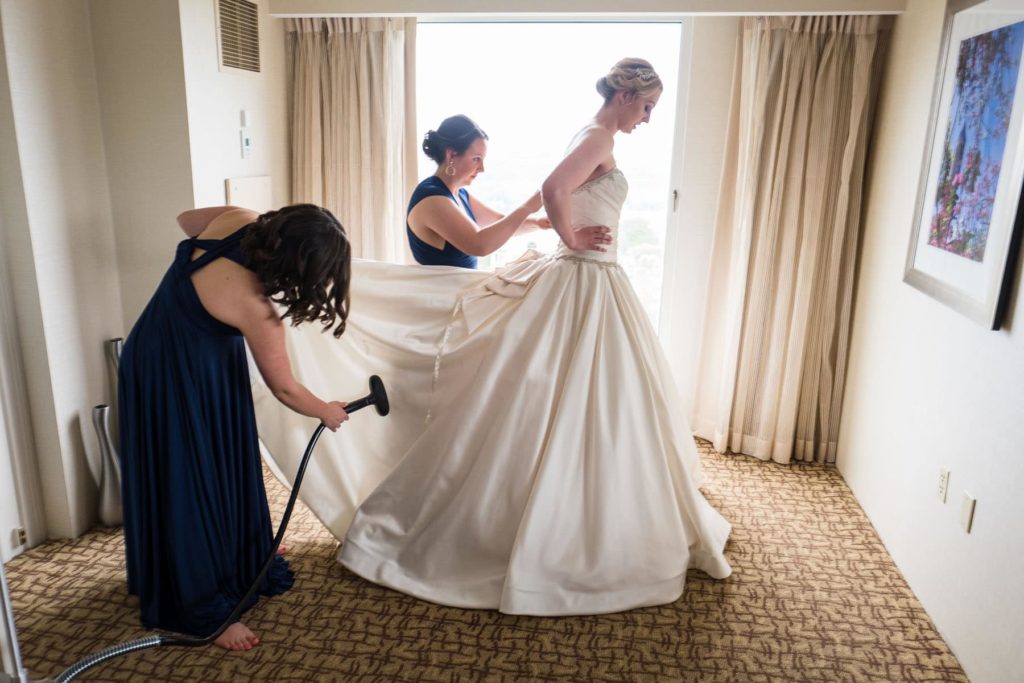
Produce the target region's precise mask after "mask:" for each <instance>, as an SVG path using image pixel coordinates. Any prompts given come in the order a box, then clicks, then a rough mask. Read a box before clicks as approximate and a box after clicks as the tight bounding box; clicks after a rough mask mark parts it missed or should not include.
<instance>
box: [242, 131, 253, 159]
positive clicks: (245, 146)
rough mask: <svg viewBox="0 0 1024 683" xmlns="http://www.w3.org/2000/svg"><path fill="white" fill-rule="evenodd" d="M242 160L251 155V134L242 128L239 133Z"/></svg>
mask: <svg viewBox="0 0 1024 683" xmlns="http://www.w3.org/2000/svg"><path fill="white" fill-rule="evenodd" d="M241 142H242V158H243V159H248V158H249V157H250V156H251V155H252V134H251V133H249V129H248V128H243V129H242V133H241Z"/></svg>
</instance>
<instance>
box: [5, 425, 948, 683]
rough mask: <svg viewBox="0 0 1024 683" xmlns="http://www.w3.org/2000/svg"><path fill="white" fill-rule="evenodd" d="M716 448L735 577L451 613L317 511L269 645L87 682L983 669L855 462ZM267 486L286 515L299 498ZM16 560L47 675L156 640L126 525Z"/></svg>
mask: <svg viewBox="0 0 1024 683" xmlns="http://www.w3.org/2000/svg"><path fill="white" fill-rule="evenodd" d="M701 457H702V459H703V461H704V464H705V472H706V478H707V483H706V485H705V487H704V490H705V493H706V495H707V497H708V499H709V500H710V501H711V502H712V503H713V504H714V505H715V506H716V507H717V508H718V509H719V510H721V512H722V514H724V515H725V517H726V518H727V519H729V520H730V521H731V522H732V523H733V526H734V530H733V534H732V537H731V539H730V541H729V545H728V546H727V547H726V552H727V555H728V557H729V560H730V562H731V563H732V566H733V569H734V573H733V575H732V576H731V577H730V578H728V579H726V580H724V581H714V580H711V579H708V578H706V577H704V576H703V575H701V574H698V573H696V572H690V576H689V580H688V583H687V589H686V593H685V595H684V596H683V598H681V599H680V600H679V601H677V602H676V603H674V604H671V605H665V606H662V607H655V608H647V609H640V610H634V611H631V612H626V613H622V614H613V615H605V616H595V617H572V618H555V619H551V618H535V617H517V616H507V615H502V614H497V613H494V612H485V611H472V610H461V609H452V608H446V607H438V606H436V605H431V604H429V603H425V602H422V601H419V600H416V599H414V598H410V597H407V596H405V595H402V594H400V593H395V592H393V591H390V590H387V589H384V588H379V587H377V586H375V585H373V584H370V583H367V582H366V581H363V580H362V579H360V578H358V577H356V576H355V575H353V574H351V573H349V572H348V571H346V570H345V569H343V568H342V567H341V566H340V565H338V564H336V563H335V562H334V554H335V551H336V545H337V544H336V542H335V541H334V539H333V538H332V537H331V536H330V535H329V534H328V533H327V532H326V531H325V530H324V529H323V528H322V527H321V526H320V524H319V522H317V521H316V519H315V518H314V517H313V516H312V514H310V513H309V511H308V510H306V509H305V508H303V507H301V506H299V507H297V508H296V512H295V514H294V515H293V517H292V522H291V524H290V525H289V532H288V536H287V542H288V543H289V544H290V545H291V548H292V549H291V552H290V553H289V555H288V557H289V558H290V560H291V563H292V567H293V568H294V569H295V570H296V575H297V580H296V583H295V587H294V588H293V589H292V590H291V591H289V592H288V593H286V594H285V595H283V596H280V597H277V598H274V599H272V600H264V601H263V602H261V603H260V604H259V605H257V606H256V608H254V609H253V610H252V611H251V612H250V613H249V615H248V616H247V618H246V623H247V624H248V625H249V626H250V627H251V628H252V629H253V630H254V631H255V632H256V633H258V634H259V635H260V637H261V638H262V643H261V644H260V645H259V647H257V648H255V649H254V650H252V651H250V652H246V653H229V652H226V651H223V650H220V649H217V648H212V647H211V648H205V649H201V650H185V649H174V648H166V649H155V650H147V651H144V652H139V653H134V654H130V655H126V656H123V657H120V658H118V659H114V660H112V661H110V662H108V663H106V664H103V665H101V666H100V667H97V668H95V669H92V670H90V671H89V672H88V673H86V674H85V675H83V676H82V677H80V678H79V679H78V680H86V681H356V680H359V681H364V680H365V681H377V680H380V681H466V680H472V681H504V680H531V681H532V680H535V681H555V680H571V681H743V682H753V683H756V682H759V681H828V682H833V681H966V680H967V678H966V676H965V675H964V673H963V671H962V670H961V668H960V666H959V664H958V663H957V660H956V658H955V657H954V656H953V655H952V654H951V653H950V651H949V648H948V647H947V646H946V644H945V643H944V642H943V640H942V638H941V637H940V636H939V634H938V633H937V632H936V630H935V627H934V626H933V624H932V623H931V620H930V619H929V618H928V616H927V615H926V614H925V612H924V610H923V609H922V607H921V604H920V603H919V602H918V601H917V599H916V598H915V597H914V595H913V593H911V592H910V589H909V588H908V587H907V584H906V582H905V581H904V580H903V577H902V576H901V575H900V573H899V571H898V570H897V569H896V567H895V565H894V564H893V562H892V560H891V559H890V558H889V556H888V554H886V552H885V548H884V547H883V546H882V544H881V542H880V541H879V539H878V536H877V535H876V534H875V532H874V529H873V528H872V527H871V524H870V523H869V522H868V520H867V518H866V517H865V516H864V513H863V512H862V511H861V509H860V508H859V507H858V505H857V503H856V501H855V499H854V497H853V495H852V494H851V493H850V490H849V489H848V488H847V487H846V485H845V483H844V482H843V480H842V478H841V477H840V476H839V474H838V472H836V471H835V470H834V469H826V468H820V467H817V466H808V465H788V466H784V465H776V464H770V463H761V462H758V461H755V460H753V459H752V458H747V457H737V456H722V455H718V454H716V453H713V452H711V451H710V450H709V449H708V448H707V446H706V444H701ZM267 486H268V494H269V496H270V498H271V501H272V502H271V505H272V510H273V512H274V514H275V519H276V518H277V515H280V514H281V512H282V511H283V508H284V503H285V502H286V500H287V492H286V491H285V489H284V488H283V487H281V485H280V484H278V483H277V481H276V480H274V479H273V478H270V477H268V483H267ZM7 571H8V580H9V582H10V585H11V593H12V599H13V602H14V609H15V619H16V622H17V627H18V632H19V636H20V640H21V646H22V655H23V658H24V660H25V666H26V667H27V668H28V670H29V672H30V674H31V675H32V676H33V678H40V677H43V676H56V675H57V674H59V673H60V672H61V671H63V670H64V668H65V667H67V666H69V665H70V664H72V663H74V662H76V661H77V660H79V659H80V658H82V657H84V656H86V655H88V654H90V653H93V652H96V651H98V650H101V649H103V648H105V647H108V646H110V645H113V644H116V643H119V642H123V641H126V640H131V639H134V638H139V637H141V636H142V635H145V632H144V631H142V630H141V629H140V627H139V625H138V615H137V611H136V603H135V601H134V598H129V597H128V595H127V593H126V591H125V586H124V561H123V544H122V540H121V535H120V532H119V530H116V529H113V530H98V531H94V532H92V533H89V534H87V535H86V536H83V537H82V538H79V539H77V540H75V541H66V542H52V543H47V544H45V545H43V546H40V547H38V548H35V549H33V550H31V551H29V552H26V553H24V554H22V555H21V556H19V557H17V558H15V559H14V560H12V561H11V562H10V563H8V565H7Z"/></svg>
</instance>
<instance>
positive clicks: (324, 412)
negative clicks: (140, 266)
mask: <svg viewBox="0 0 1024 683" xmlns="http://www.w3.org/2000/svg"><path fill="white" fill-rule="evenodd" d="M178 223H179V224H180V225H181V228H182V229H183V230H184V231H185V233H186V234H187V235H188V236H189V238H190V239H187V240H184V241H182V242H181V243H180V244H179V245H178V248H177V253H176V256H175V258H174V262H173V263H172V264H171V267H170V268H169V269H168V271H167V273H166V275H164V278H163V280H162V281H161V283H160V285H159V287H158V288H157V290H156V293H155V294H154V295H153V297H152V298H151V299H150V301H149V303H148V304H147V306H146V308H145V310H144V311H143V312H142V315H141V316H140V317H139V320H138V321H137V322H136V323H135V326H134V327H133V328H132V331H131V333H130V334H129V335H128V338H127V340H126V341H125V344H124V349H123V351H122V355H121V360H120V367H119V382H118V387H119V391H118V394H119V399H118V400H119V408H120V435H121V458H122V468H123V484H122V488H123V500H124V534H125V556H126V564H127V573H128V590H129V592H130V593H132V594H134V595H137V596H138V597H139V603H140V608H141V615H142V623H143V625H144V626H145V627H147V628H162V629H166V630H170V631H176V632H179V633H187V634H191V635H197V636H205V635H208V634H209V633H212V632H213V631H215V630H216V629H217V627H219V626H220V624H221V623H222V622H223V621H224V619H226V618H227V617H228V615H229V614H230V613H231V611H232V610H233V609H234V607H235V605H236V604H237V602H238V600H240V599H241V598H242V596H244V595H245V593H246V591H247V590H248V588H249V586H250V584H251V582H252V580H253V579H254V578H255V576H256V574H257V572H258V571H259V570H260V568H261V567H262V565H263V562H265V561H266V555H267V553H268V552H269V551H270V548H271V546H272V543H273V534H272V529H271V525H270V511H269V509H268V507H267V498H266V493H265V491H264V487H263V473H262V466H261V460H260V450H259V444H258V441H257V433H256V417H255V413H254V410H253V400H252V393H251V389H250V384H249V371H248V364H247V360H246V352H245V344H246V343H248V346H249V349H250V350H251V352H252V356H253V359H254V360H255V362H256V365H257V367H258V368H259V371H260V374H261V375H262V376H263V379H264V380H265V381H266V383H267V385H268V386H269V387H270V388H271V390H272V391H273V393H274V395H275V396H276V397H277V398H278V400H280V401H281V403H283V404H284V405H285V406H287V407H288V408H290V409H291V410H294V411H295V412H297V413H300V414H302V415H307V416H309V417H315V418H318V419H320V420H321V421H322V422H323V423H324V425H326V426H327V427H328V428H329V429H331V430H336V429H337V428H338V427H339V426H340V425H341V423H342V422H344V421H345V420H347V419H348V415H347V414H346V413H345V404H344V403H342V402H338V401H328V400H324V399H321V398H320V397H318V396H315V395H314V394H313V393H312V392H310V391H309V389H307V388H306V387H305V386H303V385H302V384H301V383H299V382H298V381H297V380H296V379H295V378H294V376H293V374H292V368H291V364H290V362H289V359H288V354H287V350H286V348H285V334H284V322H283V320H282V315H280V314H279V313H278V309H276V308H275V306H274V304H275V303H276V304H277V305H278V306H280V307H281V308H282V309H283V311H284V313H283V317H284V318H289V319H290V321H291V324H292V325H298V324H299V323H303V322H315V323H319V324H320V325H322V326H323V329H324V331H327V330H331V329H332V328H333V334H334V336H335V337H340V336H341V334H342V332H343V331H344V330H345V321H346V318H347V317H348V290H349V281H350V265H351V264H350V262H351V256H350V249H349V242H348V239H347V237H346V235H345V231H344V229H343V228H342V226H341V224H340V223H339V222H338V220H337V219H336V218H335V217H334V216H333V215H331V213H330V212H329V211H327V210H326V209H322V208H320V207H318V206H313V205H311V204H298V205H295V206H287V207H284V208H282V209H280V210H278V211H270V212H267V213H264V214H262V215H257V214H256V213H255V212H254V211H249V210H247V209H241V208H237V207H232V206H221V207H211V208H205V209H195V210H192V211H186V212H185V213H183V214H181V215H180V216H178ZM272 302H273V303H272ZM243 340H244V341H243ZM292 581H293V577H292V573H291V572H290V571H289V569H288V564H287V562H285V560H284V559H283V558H281V557H277V558H275V560H274V564H273V565H272V567H271V569H270V571H269V572H268V574H267V576H266V578H265V579H264V580H263V583H262V585H261V586H260V589H259V593H261V594H263V595H268V596H270V595H277V594H279V593H283V592H284V591H286V590H288V589H289V588H290V587H291V585H292ZM255 602H256V597H255V596H254V597H253V598H252V600H251V602H250V604H249V605H246V609H248V608H249V607H251V606H252V605H253V604H255ZM258 642H259V639H258V638H257V637H256V636H255V635H254V634H253V632H252V631H250V630H249V629H248V628H247V627H246V626H245V625H244V624H242V623H240V622H239V623H235V624H232V625H231V626H230V627H229V628H228V629H227V630H226V631H225V632H224V633H223V634H222V635H221V636H220V637H219V638H218V639H217V640H216V643H217V645H219V646H221V647H223V648H226V649H230V650H248V649H251V648H252V647H253V646H254V645H256V644H257V643H258Z"/></svg>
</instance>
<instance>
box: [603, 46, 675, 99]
mask: <svg viewBox="0 0 1024 683" xmlns="http://www.w3.org/2000/svg"><path fill="white" fill-rule="evenodd" d="M661 89H662V85H661V78H660V77H659V76H658V74H657V72H655V70H654V67H653V66H651V63H650V62H648V61H647V60H644V59H634V58H631V57H627V58H626V59H620V60H619V61H618V63H617V64H616V65H615V66H613V67H612V70H611V71H609V72H608V73H607V75H605V76H602V77H601V78H599V79H597V92H598V93H599V94H600V95H601V97H603V98H604V101H605V104H607V103H608V102H611V100H612V98H613V97H615V93H617V92H619V91H620V90H621V91H624V92H627V93H634V94H636V95H640V96H641V97H645V96H647V95H650V94H651V93H653V92H656V91H658V90H661Z"/></svg>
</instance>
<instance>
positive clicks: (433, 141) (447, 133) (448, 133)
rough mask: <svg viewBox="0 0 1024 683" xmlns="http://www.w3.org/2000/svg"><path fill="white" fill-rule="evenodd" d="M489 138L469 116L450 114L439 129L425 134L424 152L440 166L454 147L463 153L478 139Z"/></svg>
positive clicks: (456, 151) (456, 150) (457, 151)
mask: <svg viewBox="0 0 1024 683" xmlns="http://www.w3.org/2000/svg"><path fill="white" fill-rule="evenodd" d="M481 138H482V139H484V140H486V139H487V133H485V132H483V130H481V128H480V126H478V125H476V124H475V123H473V120H472V119H471V118H469V117H468V116H463V115H462V114H456V115H455V116H449V117H448V118H446V119H445V120H444V121H442V122H441V125H440V126H438V127H437V130H428V131H427V134H426V135H424V136H423V153H424V154H426V155H427V156H428V157H430V158H431V159H433V160H434V161H435V162H436V163H437V165H438V166H440V165H441V164H443V163H444V157H445V152H447V151H448V150H449V149H454V150H455V153H456V154H462V153H463V152H465V151H466V149H468V148H469V146H470V145H472V144H473V142H475V141H476V140H479V139H481Z"/></svg>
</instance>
